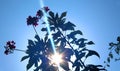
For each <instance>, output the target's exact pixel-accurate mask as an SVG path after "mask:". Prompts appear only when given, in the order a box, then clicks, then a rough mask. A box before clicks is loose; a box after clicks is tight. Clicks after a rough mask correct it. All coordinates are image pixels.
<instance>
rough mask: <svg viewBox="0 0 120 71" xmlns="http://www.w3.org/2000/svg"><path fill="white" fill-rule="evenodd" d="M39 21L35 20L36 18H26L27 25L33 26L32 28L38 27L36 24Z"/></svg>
mask: <svg viewBox="0 0 120 71" xmlns="http://www.w3.org/2000/svg"><path fill="white" fill-rule="evenodd" d="M38 21H39V19H38V18H37V17H31V16H29V17H28V18H27V25H33V26H35V27H36V26H37V25H38V23H37V22H38Z"/></svg>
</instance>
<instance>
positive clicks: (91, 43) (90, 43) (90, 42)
mask: <svg viewBox="0 0 120 71" xmlns="http://www.w3.org/2000/svg"><path fill="white" fill-rule="evenodd" d="M87 44H88V45H93V44H95V43H94V42H93V41H89V42H88V43H87Z"/></svg>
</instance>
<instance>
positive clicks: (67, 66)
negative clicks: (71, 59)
mask: <svg viewBox="0 0 120 71" xmlns="http://www.w3.org/2000/svg"><path fill="white" fill-rule="evenodd" d="M60 66H61V67H62V68H63V69H64V70H65V71H69V70H70V69H69V64H68V62H67V61H64V62H62V63H60Z"/></svg>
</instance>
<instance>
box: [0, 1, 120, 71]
mask: <svg viewBox="0 0 120 71" xmlns="http://www.w3.org/2000/svg"><path fill="white" fill-rule="evenodd" d="M43 1H44V4H45V6H48V7H49V8H50V9H51V10H52V11H54V12H58V13H62V12H64V11H67V20H70V21H71V22H73V23H75V24H76V25H77V28H78V29H80V30H81V31H82V32H83V34H84V35H83V37H85V38H87V39H88V40H92V41H94V42H95V45H93V46H90V49H94V50H96V51H98V53H99V54H100V56H101V59H99V58H97V57H95V56H93V57H90V58H89V59H88V62H89V63H93V64H102V65H104V64H103V61H104V60H106V57H107V55H108V50H107V49H108V47H109V46H108V43H109V42H111V41H114V42H116V38H117V36H120V0H43ZM39 9H40V1H39V0H0V71H25V70H26V64H27V61H23V62H20V60H21V57H22V56H24V55H25V54H24V53H22V52H17V51H15V52H14V54H11V55H8V56H6V55H5V54H4V47H3V46H4V45H5V44H6V41H8V40H14V41H16V46H17V48H18V49H23V50H25V49H26V46H27V40H28V39H33V37H34V35H35V32H34V31H33V28H32V27H30V26H29V27H28V26H27V25H26V18H27V17H28V16H29V15H32V16H34V15H35V14H36V11H37V10H39ZM40 26H41V25H39V26H38V27H37V28H38V29H37V30H38V31H39V30H40V28H39V27H40ZM119 63H120V62H114V61H112V63H111V67H110V68H108V70H109V71H118V70H120V67H119V66H120V64H119ZM31 71H32V70H31Z"/></svg>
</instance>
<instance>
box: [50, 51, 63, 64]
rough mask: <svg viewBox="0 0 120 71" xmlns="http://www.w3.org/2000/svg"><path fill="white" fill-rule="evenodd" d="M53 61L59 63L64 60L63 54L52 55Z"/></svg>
mask: <svg viewBox="0 0 120 71" xmlns="http://www.w3.org/2000/svg"><path fill="white" fill-rule="evenodd" d="M51 61H52V63H53V64H57V65H59V64H60V63H61V62H62V55H60V54H58V53H56V54H54V55H52V56H51Z"/></svg>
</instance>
